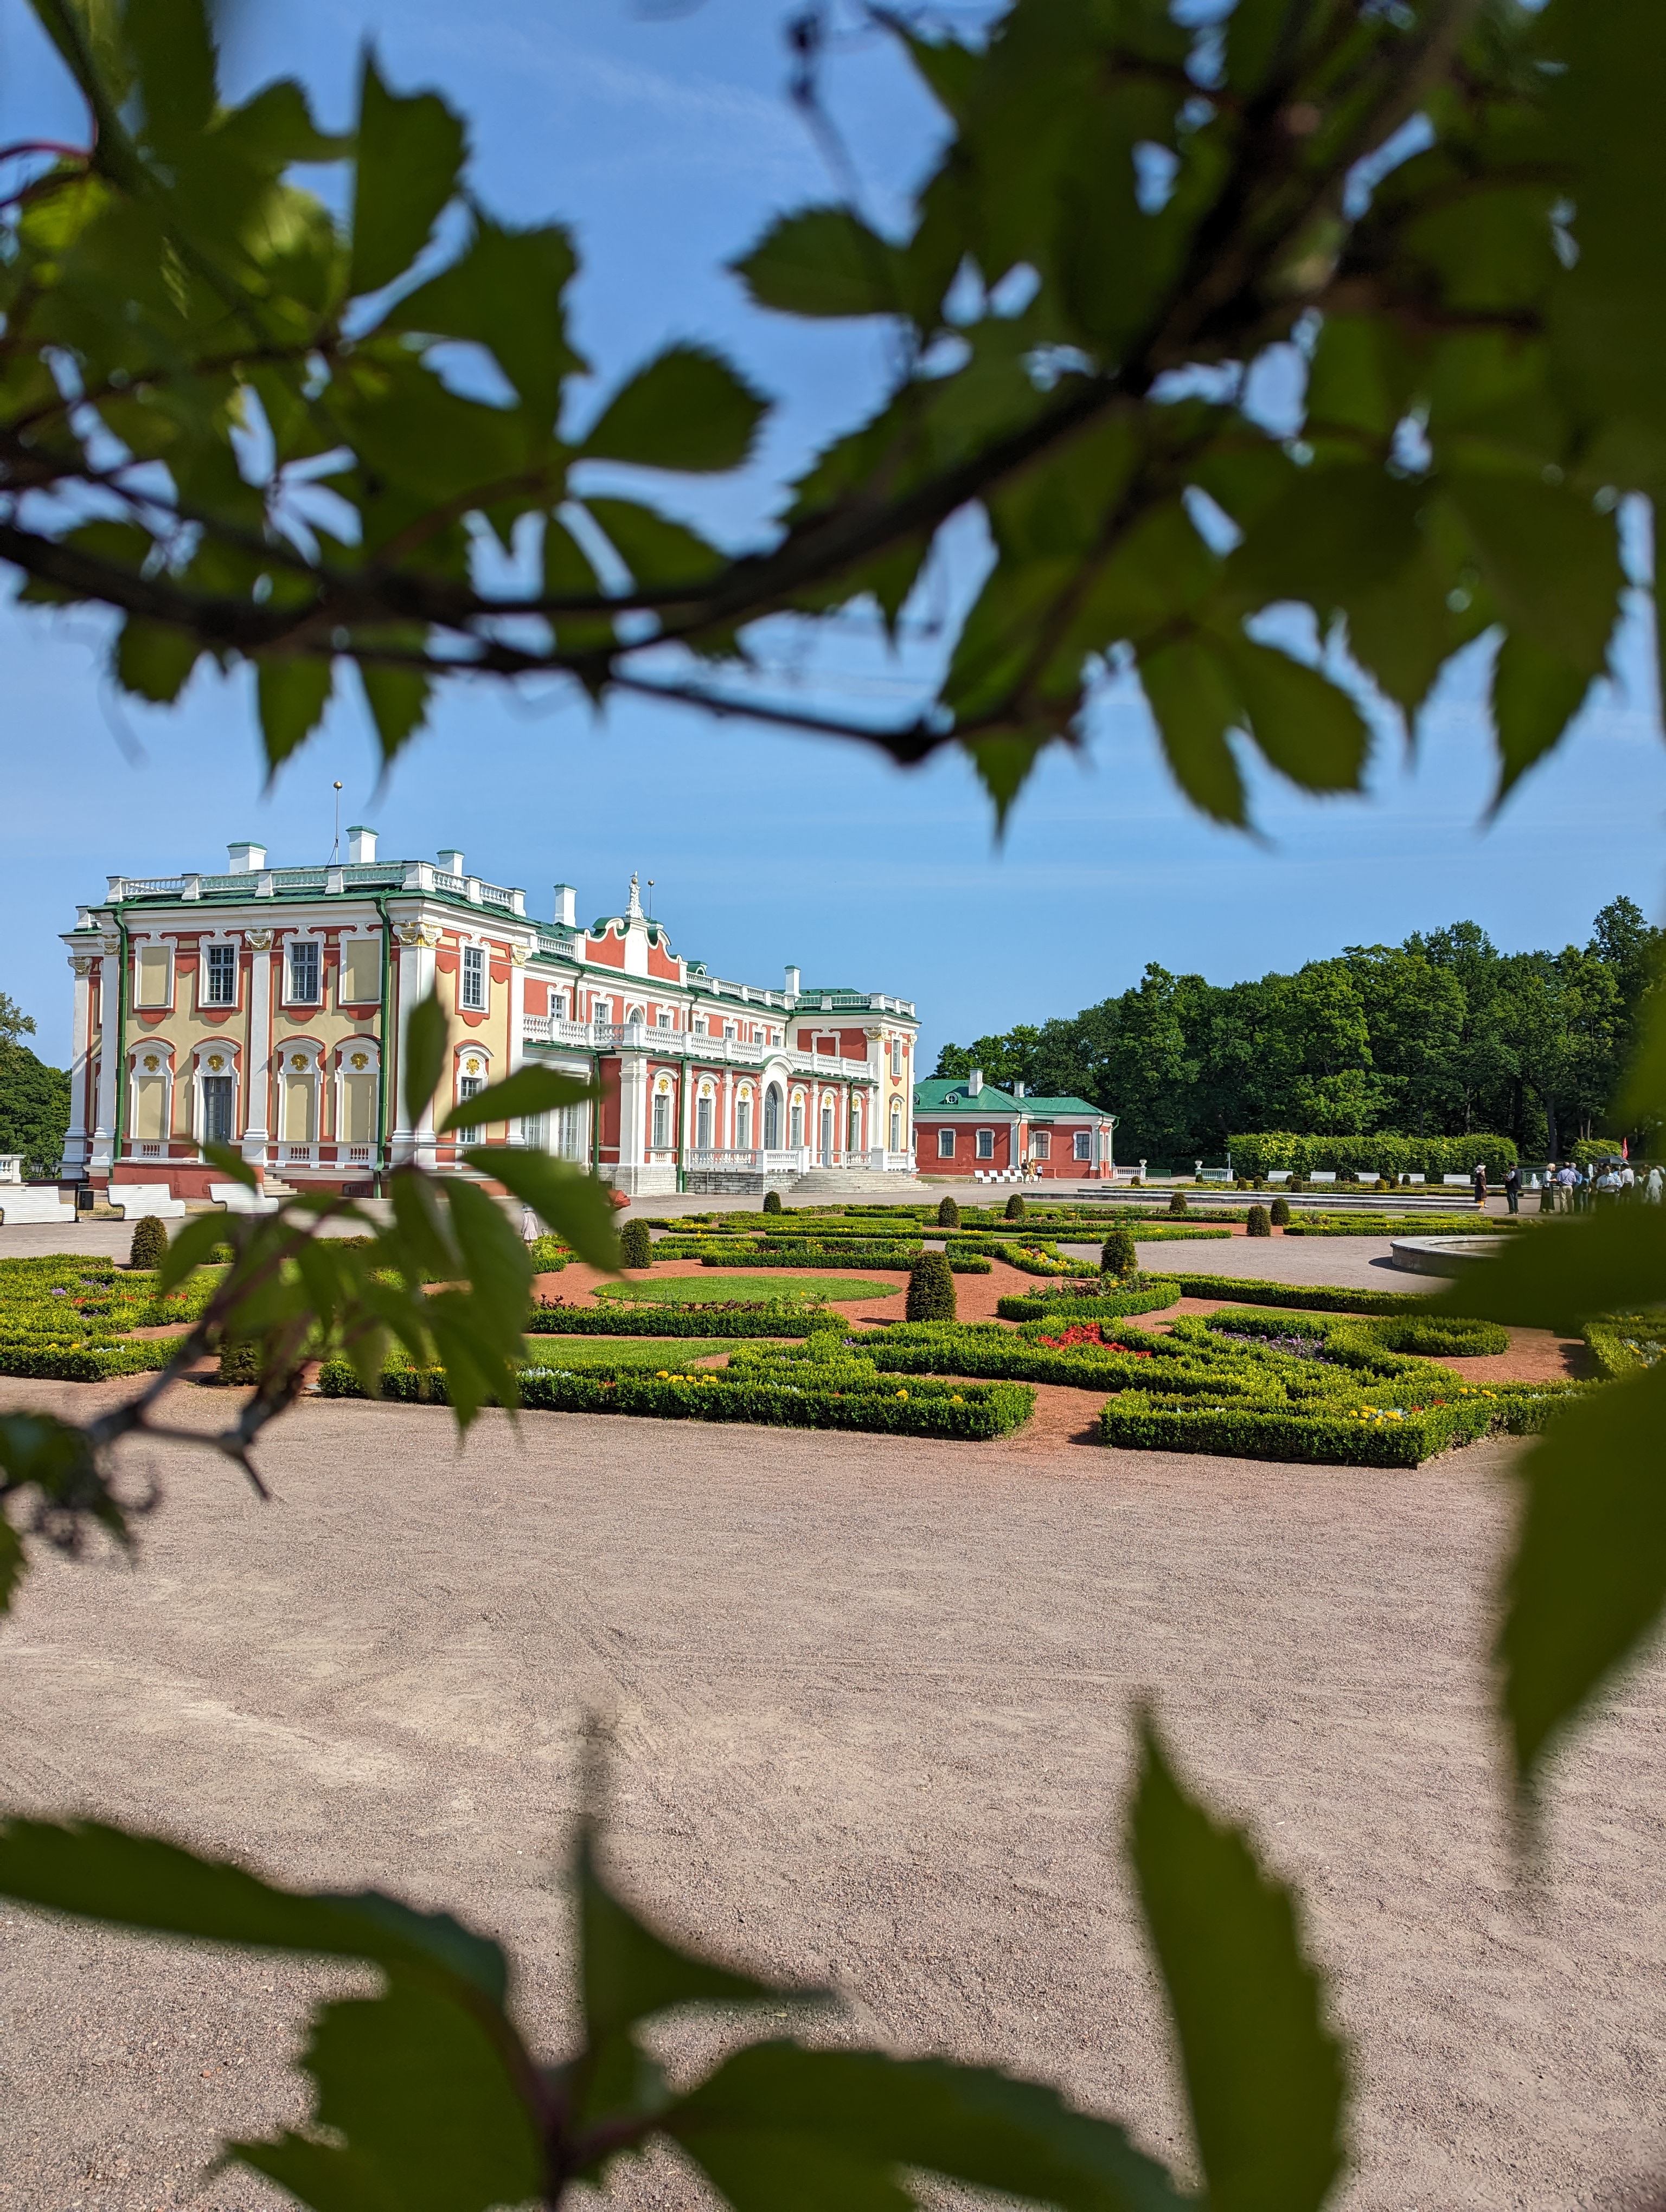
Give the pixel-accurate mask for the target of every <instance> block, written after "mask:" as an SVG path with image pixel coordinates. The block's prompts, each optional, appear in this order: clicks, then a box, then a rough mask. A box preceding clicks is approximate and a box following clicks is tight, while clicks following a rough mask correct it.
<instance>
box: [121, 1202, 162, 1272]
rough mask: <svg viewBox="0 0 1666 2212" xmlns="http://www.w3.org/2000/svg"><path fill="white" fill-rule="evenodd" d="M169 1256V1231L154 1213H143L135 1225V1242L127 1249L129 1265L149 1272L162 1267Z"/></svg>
mask: <svg viewBox="0 0 1666 2212" xmlns="http://www.w3.org/2000/svg"><path fill="white" fill-rule="evenodd" d="M166 1257H167V1230H166V1229H165V1228H164V1227H163V1225H162V1224H161V1221H160V1220H159V1219H158V1218H157V1217H156V1216H155V1214H154V1213H142V1214H141V1215H140V1216H139V1218H138V1219H137V1221H136V1222H135V1223H134V1224H133V1241H132V1243H131V1244H130V1245H129V1246H128V1248H127V1264H128V1266H129V1267H132V1268H145V1269H147V1270H149V1269H151V1268H155V1267H161V1263H162V1261H163V1260H164V1259H165V1258H166Z"/></svg>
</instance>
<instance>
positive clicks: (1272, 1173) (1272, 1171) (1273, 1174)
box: [1267, 1168, 1291, 1182]
mask: <svg viewBox="0 0 1666 2212" xmlns="http://www.w3.org/2000/svg"><path fill="white" fill-rule="evenodd" d="M1290 1176H1291V1170H1290V1169H1288V1168H1269V1169H1268V1171H1267V1180H1268V1182H1289V1180H1290Z"/></svg>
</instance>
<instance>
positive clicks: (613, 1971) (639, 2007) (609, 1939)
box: [573, 1829, 822, 2044]
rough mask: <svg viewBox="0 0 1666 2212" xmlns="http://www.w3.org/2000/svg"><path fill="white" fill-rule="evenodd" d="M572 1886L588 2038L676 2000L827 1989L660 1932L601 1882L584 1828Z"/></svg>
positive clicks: (744, 2000) (751, 1999)
mask: <svg viewBox="0 0 1666 2212" xmlns="http://www.w3.org/2000/svg"><path fill="white" fill-rule="evenodd" d="M573 1886H574V1888H575V1892H576V1895H577V1901H578V1913H579V1993H580V1997H581V2002H582V2005H583V2008H584V2022H585V2030H586V2040H587V2042H589V2043H591V2044H600V2043H604V2042H605V2041H607V2040H608V2039H610V2038H611V2037H614V2036H617V2035H622V2034H623V2033H625V2031H626V2030H627V2029H629V2028H632V2027H635V2026H636V2024H637V2023H638V2022H639V2021H645V2020H651V2019H652V2018H653V2017H654V2015H656V2014H657V2013H662V2012H669V2011H671V2010H672V2008H674V2007H675V2006H678V2005H688V2004H726V2005H736V2004H769V2005H780V2004H781V2002H782V2001H783V1999H787V1998H793V1999H795V2000H799V2001H803V2000H806V1999H813V1998H818V1997H819V1996H821V1994H822V1993H821V1992H820V1991H818V1990H805V1991H799V1990H789V1989H787V1988H783V1987H779V1986H777V1985H776V1984H773V1983H769V1982H760V1981H755V1980H754V1979H753V1978H752V1977H751V1975H750V1974H737V1973H732V1972H730V1971H729V1969H728V1968H727V1966H714V1964H713V1963H712V1962H711V1960H708V1959H702V1958H699V1957H696V1955H695V1954H693V1953H691V1952H688V1951H682V1950H679V1949H678V1948H677V1947H676V1945H675V1944H672V1943H670V1942H666V1939H665V1938H664V1937H663V1936H656V1935H655V1934H654V1930H653V1929H651V1928H649V1927H648V1926H647V1925H646V1923H644V1922H642V1921H641V1920H639V1919H638V1918H637V1917H636V1916H635V1913H634V1912H632V1911H630V1909H629V1906H628V1905H624V1904H622V1903H621V1901H620V1900H619V1899H618V1898H617V1897H616V1896H615V1895H614V1894H613V1893H612V1891H611V1889H609V1888H608V1887H607V1885H606V1884H605V1882H604V1881H603V1880H602V1878H601V1876H600V1875H599V1873H598V1872H597V1869H596V1860H595V1852H594V1848H593V1843H592V1840H591V1837H590V1834H589V1832H588V1830H587V1829H586V1830H584V1831H583V1832H581V1835H580V1838H579V1843H578V1848H577V1850H576V1853H575V1859H574V1867H573Z"/></svg>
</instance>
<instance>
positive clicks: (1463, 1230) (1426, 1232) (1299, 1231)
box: [1284, 1213, 1522, 1237]
mask: <svg viewBox="0 0 1666 2212" xmlns="http://www.w3.org/2000/svg"><path fill="white" fill-rule="evenodd" d="M1521 1226H1522V1223H1521V1219H1520V1217H1519V1216H1517V1218H1515V1219H1513V1220H1512V1219H1511V1217H1510V1216H1509V1215H1508V1214H1501V1215H1499V1216H1496V1217H1495V1216H1494V1215H1493V1214H1490V1213H1304V1214H1298V1215H1297V1216H1296V1217H1295V1218H1294V1219H1293V1220H1292V1221H1290V1222H1288V1223H1286V1226H1285V1232H1284V1233H1285V1235H1286V1237H1508V1236H1509V1235H1511V1232H1512V1231H1517V1230H1519V1229H1520V1227H1521Z"/></svg>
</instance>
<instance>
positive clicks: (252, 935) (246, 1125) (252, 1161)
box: [242, 929, 272, 1175]
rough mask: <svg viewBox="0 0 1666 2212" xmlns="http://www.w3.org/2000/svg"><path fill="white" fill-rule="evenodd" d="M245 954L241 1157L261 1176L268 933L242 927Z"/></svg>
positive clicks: (268, 1044) (267, 1064)
mask: <svg viewBox="0 0 1666 2212" xmlns="http://www.w3.org/2000/svg"><path fill="white" fill-rule="evenodd" d="M243 944H244V948H245V950H246V951H247V953H248V956H249V1012H248V1039H247V1048H246V1054H245V1060H244V1074H243V1145H242V1152H243V1158H245V1159H246V1161H247V1163H248V1164H249V1165H250V1166H251V1167H252V1168H258V1170H260V1171H261V1173H262V1174H263V1175H264V1172H265V1168H266V1156H267V1150H268V1147H269V1146H270V1144H271V1098H272V933H271V930H270V929H246V930H245V931H244V932H243Z"/></svg>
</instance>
